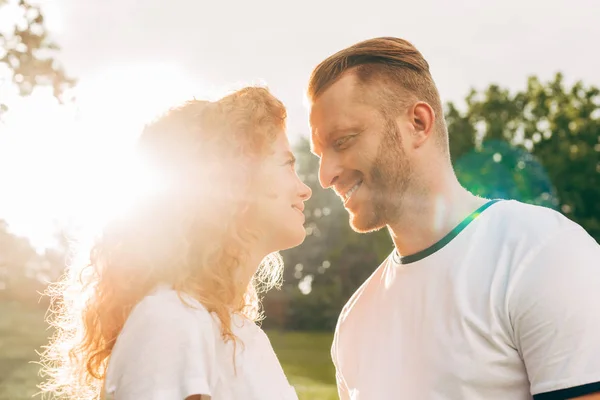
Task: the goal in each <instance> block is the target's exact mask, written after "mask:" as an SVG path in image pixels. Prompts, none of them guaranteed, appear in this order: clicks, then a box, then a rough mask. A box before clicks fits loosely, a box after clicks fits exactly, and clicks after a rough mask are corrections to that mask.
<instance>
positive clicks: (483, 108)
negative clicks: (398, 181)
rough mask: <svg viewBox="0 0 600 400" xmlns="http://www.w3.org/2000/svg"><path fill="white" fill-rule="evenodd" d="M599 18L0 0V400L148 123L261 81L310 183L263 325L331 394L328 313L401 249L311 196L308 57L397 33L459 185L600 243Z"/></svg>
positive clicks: (22, 382) (535, 11)
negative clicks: (424, 85) (426, 69)
mask: <svg viewBox="0 0 600 400" xmlns="http://www.w3.org/2000/svg"><path fill="white" fill-rule="evenodd" d="M599 18H600V3H599V2H597V1H595V0H580V1H577V2H572V1H571V2H568V1H548V0H544V1H541V0H540V1H537V0H525V1H523V0H518V1H517V0H505V1H502V2H481V1H475V0H463V2H462V3H459V2H444V1H434V0H423V1H420V2H408V1H394V2H389V1H385V0H371V1H369V2H366V3H365V2H355V3H351V2H347V1H343V0H331V1H326V2H324V1H317V0H305V1H302V2H290V3H284V2H281V1H275V0H256V1H252V2H243V1H237V2H234V1H224V0H223V1H220V2H212V1H201V0H195V1H194V0H170V1H158V0H147V1H144V2H142V1H136V0H119V1H117V0H104V1H91V0H87V1H82V0H54V1H51V0H47V1H34V0H30V1H29V0H28V1H23V0H0V44H1V47H0V400H19V399H27V398H31V397H32V396H33V395H34V394H35V393H36V392H37V388H36V384H37V383H38V381H39V379H40V378H39V377H38V365H36V364H35V362H36V361H38V360H39V358H38V356H37V354H36V351H40V350H41V347H40V346H42V345H43V344H44V343H45V342H46V340H47V337H48V336H49V335H50V334H51V332H50V331H49V330H48V329H47V324H46V323H45V321H44V317H45V312H46V309H47V306H48V300H47V298H45V297H44V296H42V295H41V294H40V293H42V292H43V291H44V289H45V287H46V285H47V283H48V282H50V281H54V280H56V279H57V278H58V277H59V276H60V274H61V273H62V271H63V269H64V266H65V263H66V262H67V261H68V259H69V257H70V255H69V254H70V253H69V245H70V238H72V237H77V236H80V237H84V236H85V233H86V232H88V231H90V230H93V229H95V228H97V227H98V226H101V225H102V223H103V221H106V219H107V218H109V217H110V216H111V215H114V213H118V212H126V210H127V206H128V202H131V201H132V199H133V198H134V197H135V195H136V194H137V193H140V191H142V190H144V180H143V179H139V176H140V175H139V171H137V169H136V165H135V164H133V163H132V162H131V151H132V146H133V144H134V143H135V140H136V138H137V135H138V134H139V133H140V130H141V128H142V127H143V125H144V123H145V122H147V121H148V120H149V119H151V118H152V117H154V116H156V115H157V113H159V112H161V111H163V110H165V109H166V108H167V107H169V106H171V105H173V104H176V103H178V102H181V101H184V100H187V99H190V98H192V97H194V96H195V97H196V98H203V97H206V98H213V97H217V96H219V95H220V94H223V93H224V92H225V91H228V90H231V89H235V88H237V87H240V86H242V85H244V84H250V83H256V82H261V83H266V84H268V86H269V87H270V89H271V90H272V91H273V92H274V94H275V95H276V96H278V97H279V98H281V99H282V101H283V102H284V103H285V105H286V106H287V107H288V109H289V115H290V116H289V134H290V138H291V141H292V143H293V146H294V148H295V151H296V154H297V156H298V159H299V172H300V174H301V177H302V179H303V180H304V181H305V182H306V183H307V184H308V185H310V186H311V188H312V190H313V196H312V199H311V200H310V201H309V202H308V203H307V207H306V210H305V213H306V216H307V223H306V229H307V233H308V236H307V239H306V241H305V242H304V244H303V245H302V246H300V247H298V248H296V249H292V250H289V251H286V252H283V253H282V255H283V257H284V261H285V264H286V271H285V282H284V285H283V287H282V289H281V290H274V291H272V292H270V293H269V294H268V295H267V296H266V298H265V299H264V306H265V310H266V315H267V318H266V319H265V320H264V322H263V327H264V328H265V329H266V331H267V333H268V334H269V336H270V338H271V340H272V342H273V345H274V347H275V350H276V352H277V354H278V356H279V358H280V360H281V361H282V363H283V366H284V369H285V371H286V373H287V374H288V377H289V379H290V381H291V383H292V384H293V385H294V386H295V387H296V389H297V391H298V393H299V395H300V399H302V400H307V399H317V400H319V399H322V400H328V399H336V398H337V394H336V390H335V381H334V370H333V366H332V364H331V361H330V357H329V348H330V345H331V341H332V331H333V329H334V326H335V323H336V319H337V316H338V314H339V312H340V310H341V308H342V306H343V304H344V303H345V302H346V300H347V299H348V298H349V296H350V295H351V294H352V293H353V291H354V290H355V289H356V288H357V287H358V286H359V285H360V284H361V283H362V281H363V280H364V279H365V278H366V277H368V276H369V275H370V274H371V272H372V271H373V270H374V269H375V268H376V267H377V266H378V265H379V263H380V262H381V261H382V260H383V259H384V258H385V257H386V256H387V254H389V252H390V251H391V249H392V243H391V240H390V238H389V237H388V234H387V232H386V231H382V232H378V233H374V234H369V235H358V234H355V233H354V232H353V231H351V229H350V228H349V226H348V216H347V213H346V211H345V210H344V209H343V207H342V204H341V202H340V201H339V199H337V198H336V197H335V196H334V194H333V193H332V192H328V191H324V190H322V189H321V188H320V186H319V184H318V182H317V167H318V160H317V159H316V158H315V157H314V156H312V155H311V154H310V152H309V146H308V141H307V139H308V133H309V130H308V122H307V115H308V111H307V108H306V103H305V101H304V90H305V86H306V82H307V79H308V76H309V74H310V72H311V69H312V68H313V67H314V66H315V65H316V64H317V63H319V62H320V61H321V60H322V59H324V58H325V57H327V56H328V55H330V54H331V53H333V52H335V51H337V50H339V49H341V48H343V47H345V46H348V45H350V44H353V43H355V42H357V41H360V40H363V39H367V38H370V37H375V36H399V37H402V38H405V39H407V40H409V41H411V42H412V43H413V44H414V45H415V46H416V47H417V48H418V49H419V50H420V51H421V52H422V53H423V55H424V56H425V58H426V59H427V60H428V62H429V63H430V66H431V71H432V73H433V77H434V79H435V80H436V83H437V84H438V87H439V89H440V92H441V96H442V99H443V100H444V102H445V113H446V119H447V122H448V125H449V132H450V138H451V139H450V144H451V153H452V158H453V163H454V165H455V168H456V171H457V174H458V177H459V180H460V181H461V182H462V183H463V185H464V186H465V187H467V188H468V189H470V190H472V191H473V192H475V193H477V194H480V195H483V196H486V197H493V198H506V199H518V200H521V201H525V202H528V203H533V204H539V205H543V206H546V207H550V208H553V209H556V210H558V211H560V212H561V213H563V214H564V215H566V216H567V217H568V218H571V219H572V220H574V221H575V222H577V223H579V224H580V225H582V226H583V227H584V228H585V229H586V230H587V231H588V232H589V233H590V234H591V235H592V236H593V237H594V238H595V239H596V241H600V91H599V89H598V87H599V86H600V74H599V71H600V53H599V52H597V51H594V50H593V49H594V48H597V46H598V42H599V41H600V24H598V23H597V21H598V19H599Z"/></svg>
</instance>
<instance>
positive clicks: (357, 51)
mask: <svg viewBox="0 0 600 400" xmlns="http://www.w3.org/2000/svg"><path fill="white" fill-rule="evenodd" d="M347 72H352V73H353V74H354V75H355V76H356V77H357V79H358V81H359V83H360V84H361V85H363V86H365V87H367V86H375V85H376V88H375V90H376V92H375V93H368V94H369V95H375V96H376V97H375V98H376V99H377V100H379V101H380V102H381V105H382V112H384V113H385V114H386V115H388V116H393V115H394V114H397V113H398V112H399V111H400V110H402V109H404V108H406V107H407V106H409V105H410V104H411V103H413V102H414V101H425V102H427V103H428V104H429V105H430V106H431V107H432V108H433V110H434V111H435V114H436V130H437V131H438V133H439V135H438V136H442V137H443V140H445V138H446V126H445V122H444V117H443V110H442V104H441V101H440V95H439V93H438V90H437V87H436V85H435V82H434V81H433V78H432V77H431V73H430V72H429V64H428V63H427V61H426V60H425V58H424V57H423V56H422V55H421V53H420V52H419V51H418V50H417V49H416V48H415V47H414V46H413V45H412V44H411V43H410V42H408V41H406V40H404V39H400V38H394V37H380V38H374V39H369V40H365V41H362V42H359V43H356V44H354V45H352V46H350V47H347V48H345V49H343V50H340V51H338V52H337V53H335V54H333V55H331V56H330V57H328V58H327V59H325V60H324V61H323V62H321V63H320V64H319V65H317V67H316V68H315V69H314V70H313V72H312V74H311V76H310V80H309V84H308V93H307V94H308V99H309V101H310V102H311V103H314V102H315V101H316V99H317V98H318V97H319V95H321V94H322V93H323V92H324V91H325V90H326V89H327V88H329V87H330V86H331V85H333V84H334V83H335V82H337V81H338V80H339V79H340V78H341V77H342V76H343V75H344V74H346V73H347Z"/></svg>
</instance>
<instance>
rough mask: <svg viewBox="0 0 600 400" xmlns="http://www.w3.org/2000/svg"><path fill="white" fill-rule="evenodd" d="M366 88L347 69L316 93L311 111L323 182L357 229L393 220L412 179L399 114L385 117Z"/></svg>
mask: <svg viewBox="0 0 600 400" xmlns="http://www.w3.org/2000/svg"><path fill="white" fill-rule="evenodd" d="M366 90H367V89H365V88H363V87H361V86H360V85H359V84H358V82H357V81H356V78H355V77H354V76H353V75H351V74H346V75H345V76H343V77H342V78H340V79H339V80H338V81H337V82H336V83H334V84H333V85H332V86H330V87H329V88H328V89H326V90H325V91H324V92H323V93H322V94H321V95H320V96H319V97H318V98H317V100H316V101H315V102H314V103H313V104H312V107H311V113H310V124H311V128H312V135H311V145H312V150H313V152H314V153H315V154H316V155H317V156H318V157H319V158H320V163H319V180H320V182H321V186H323V187H324V188H330V187H332V188H333V189H334V190H335V192H336V193H337V194H338V196H340V198H341V200H342V202H343V203H344V207H345V208H346V210H348V212H349V213H350V225H351V226H352V228H353V229H354V230H355V231H357V232H369V231H373V230H378V229H381V228H383V227H384V226H386V225H387V224H389V223H392V222H394V220H396V219H397V218H398V217H399V216H400V214H401V212H402V199H403V197H404V196H403V195H404V193H405V191H406V190H407V188H408V186H409V184H410V182H411V168H410V163H409V160H408V159H407V158H406V156H405V151H404V148H403V145H402V137H401V132H400V130H399V127H398V124H397V119H391V118H386V117H384V113H383V112H382V110H381V109H380V107H381V105H380V104H379V103H378V102H377V101H373V100H370V99H371V98H372V96H366V95H365V91H366ZM399 118H401V117H399Z"/></svg>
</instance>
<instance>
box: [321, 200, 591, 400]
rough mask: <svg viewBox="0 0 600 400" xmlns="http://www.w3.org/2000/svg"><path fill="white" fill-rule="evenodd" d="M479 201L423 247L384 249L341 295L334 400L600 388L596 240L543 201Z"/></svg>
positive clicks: (494, 398) (490, 396) (550, 394)
mask: <svg viewBox="0 0 600 400" xmlns="http://www.w3.org/2000/svg"><path fill="white" fill-rule="evenodd" d="M486 206H489V208H487V209H480V210H479V212H477V213H474V215H473V216H472V218H468V219H467V220H465V222H464V223H462V224H461V225H459V226H458V227H457V228H456V229H455V230H453V231H452V232H451V233H450V234H449V235H448V236H447V237H445V238H444V239H442V240H441V241H440V242H438V243H437V244H436V245H434V246H432V247H431V248H429V249H427V250H424V251H422V252H419V253H418V254H415V255H412V256H408V257H404V258H401V257H399V256H398V254H397V253H395V252H394V253H392V254H390V256H389V257H388V258H387V259H386V260H385V261H384V262H383V263H382V264H381V266H379V268H378V269H377V270H376V271H375V272H374V273H373V274H372V276H371V277H370V278H369V279H368V280H367V281H366V282H365V283H364V284H363V285H362V286H361V287H360V288H359V289H358V290H357V292H356V293H355V294H354V295H353V297H352V298H351V299H350V300H349V301H348V303H347V304H346V306H345V307H344V309H343V311H342V313H341V315H340V318H339V321H338V325H337V328H336V333H335V338H334V343H333V346H332V358H333V361H334V364H335V366H336V374H337V383H338V390H339V394H340V397H341V399H342V400H346V399H352V400H359V399H360V400H387V399H410V400H413V399H419V400H434V399H435V400H442V399H445V400H483V399H485V400H505V399H511V400H525V399H531V398H532V395H535V397H534V399H565V398H569V397H575V396H574V395H579V396H580V395H582V394H586V393H592V392H596V391H600V384H598V382H600V246H599V245H598V244H597V243H596V241H595V240H594V239H593V238H592V237H591V236H590V235H588V234H587V233H586V232H585V231H584V229H582V228H581V227H580V226H579V225H577V224H575V223H574V222H572V221H570V220H569V219H567V218H565V217H564V216H562V215H561V214H559V213H557V212H555V211H552V210H550V209H547V208H543V207H538V206H532V205H528V204H524V203H520V202H517V201H512V200H510V201H499V202H496V203H493V204H492V203H491V202H490V203H488V204H487V205H486ZM486 206H484V207H486ZM469 221H471V222H470V223H469Z"/></svg>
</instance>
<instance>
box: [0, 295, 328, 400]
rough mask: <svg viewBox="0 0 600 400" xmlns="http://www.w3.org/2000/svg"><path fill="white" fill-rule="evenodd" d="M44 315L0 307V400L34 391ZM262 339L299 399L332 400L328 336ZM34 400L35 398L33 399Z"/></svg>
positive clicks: (292, 334)
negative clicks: (277, 361)
mask: <svg viewBox="0 0 600 400" xmlns="http://www.w3.org/2000/svg"><path fill="white" fill-rule="evenodd" d="M43 317H44V312H43V311H42V310H40V309H35V308H29V307H25V306H23V305H20V304H18V303H14V302H8V303H7V302H0V400H25V399H31V398H32V396H34V395H35V394H36V393H37V392H38V389H37V387H36V385H37V384H38V383H39V382H40V378H39V377H38V371H39V366H38V365H37V364H35V363H34V362H36V361H38V356H37V354H36V352H35V351H36V350H38V351H39V350H40V346H42V345H43V344H45V343H46V340H47V336H48V331H47V330H46V327H47V325H46V323H45V322H44V319H43ZM267 334H268V335H269V338H270V339H271V343H272V344H273V347H274V348H275V352H276V353H277V356H278V357H279V360H280V361H281V364H282V366H283V369H284V371H285V372H286V375H287V377H288V379H289V381H290V383H291V384H292V385H294V387H295V388H296V391H297V393H298V397H299V398H300V400H309V399H310V400H335V399H337V398H338V397H337V391H336V388H335V374H334V369H333V365H332V364H331V358H330V356H329V349H330V346H331V341H332V335H331V334H330V333H307V332H278V331H268V332H267ZM36 398H37V399H39V396H36Z"/></svg>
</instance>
